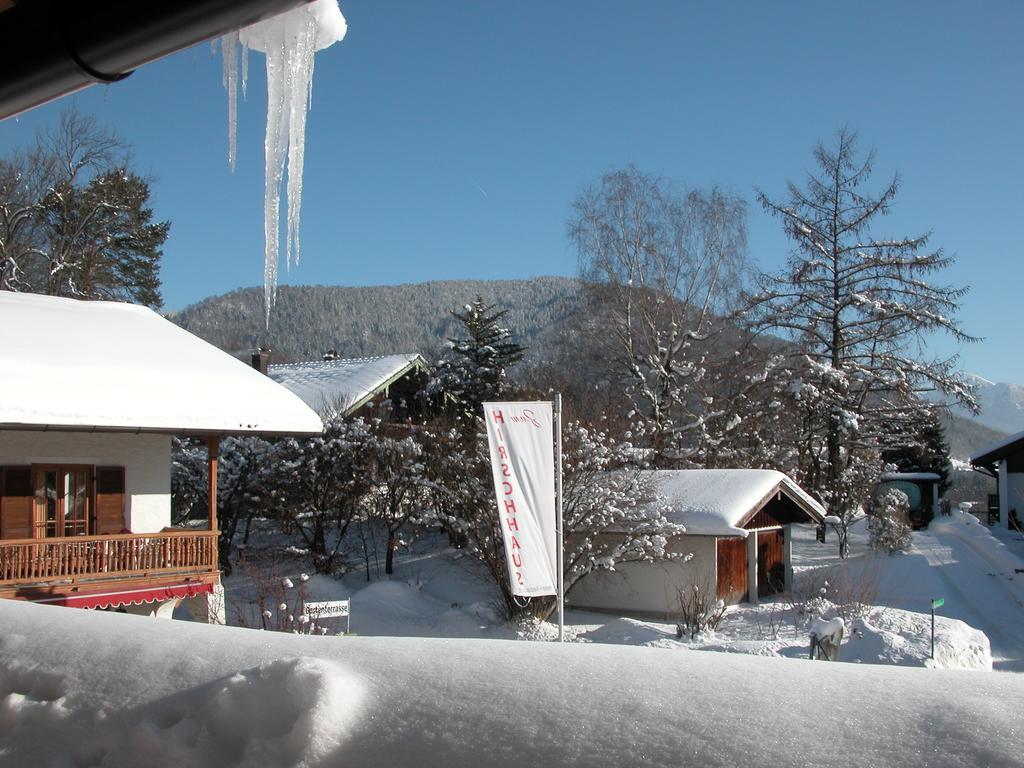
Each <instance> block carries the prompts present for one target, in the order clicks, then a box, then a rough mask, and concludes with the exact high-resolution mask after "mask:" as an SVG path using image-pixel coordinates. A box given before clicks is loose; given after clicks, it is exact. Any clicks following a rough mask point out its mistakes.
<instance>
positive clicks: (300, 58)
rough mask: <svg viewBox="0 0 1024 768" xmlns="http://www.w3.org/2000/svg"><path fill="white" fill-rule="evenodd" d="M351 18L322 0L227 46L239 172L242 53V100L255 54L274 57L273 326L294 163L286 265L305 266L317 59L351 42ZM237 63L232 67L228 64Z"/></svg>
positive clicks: (270, 129)
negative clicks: (302, 238)
mask: <svg viewBox="0 0 1024 768" xmlns="http://www.w3.org/2000/svg"><path fill="white" fill-rule="evenodd" d="M345 32H346V24H345V18H344V17H343V16H342V15H341V10H340V9H339V8H338V5H337V2H336V0H315V2H313V3H311V4H309V5H306V6H302V7H300V8H296V9H295V10H293V11H289V12H288V13H284V14H281V15H280V16H275V17H273V18H270V19H267V20H266V21H261V22H260V23H259V24H254V25H253V26H251V27H246V28H245V29H243V30H241V32H239V33H238V34H237V35H236V36H235V38H234V39H233V40H229V38H231V37H232V36H231V35H227V36H225V37H224V38H223V39H222V43H221V48H222V52H223V54H224V62H225V63H224V87H225V88H227V89H228V122H229V134H230V135H229V149H228V161H229V163H230V164H231V167H232V168H234V152H235V149H234V148H235V117H234V116H235V98H236V97H235V89H236V87H237V79H238V78H237V72H236V70H235V69H234V68H235V66H236V65H235V55H234V54H235V51H236V49H237V47H238V44H239V43H240V44H241V46H242V93H243V95H244V94H245V91H246V84H247V81H248V74H249V73H248V51H249V49H250V48H253V49H255V50H257V51H262V52H263V53H264V54H266V57H267V133H266V141H265V143H264V161H265V163H266V171H265V173H266V187H265V191H264V198H263V216H264V224H263V228H264V236H265V238H266V247H265V252H264V264H263V294H264V308H265V314H266V322H267V326H268V327H269V325H270V310H271V309H272V307H273V305H274V300H275V297H276V294H277V274H278V262H279V257H280V253H279V251H280V237H281V236H280V221H281V215H280V213H281V181H282V178H283V177H284V165H285V160H286V159H287V162H288V188H287V201H288V213H287V219H286V232H285V266H286V268H290V266H291V263H292V257H293V255H294V259H295V263H296V264H297V263H298V261H299V255H300V254H299V222H300V216H301V211H302V166H303V160H304V155H305V136H306V113H307V111H308V109H309V103H310V100H311V94H312V90H313V56H314V53H315V52H316V51H319V50H322V49H323V48H326V47H327V46H329V45H332V44H334V43H336V42H338V41H339V40H341V39H342V38H343V37H344V36H345ZM229 58H230V60H231V64H230V65H229V64H228V59H229Z"/></svg>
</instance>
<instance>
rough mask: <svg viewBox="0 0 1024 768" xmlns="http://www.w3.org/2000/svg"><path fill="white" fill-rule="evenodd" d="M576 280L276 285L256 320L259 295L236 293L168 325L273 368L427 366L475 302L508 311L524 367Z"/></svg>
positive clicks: (550, 338) (545, 340)
mask: <svg viewBox="0 0 1024 768" xmlns="http://www.w3.org/2000/svg"><path fill="white" fill-rule="evenodd" d="M576 287H577V281H576V280H574V279H571V278H565V277H538V278H533V279H531V280H446V281H437V282H430V283H419V284H415V285H384V286H372V287H360V288H351V287H344V286H326V285H316V286H282V287H281V288H280V290H279V291H278V295H277V304H276V305H275V307H274V312H273V314H272V315H271V318H270V329H269V331H268V330H267V329H266V327H265V325H264V321H263V291H262V289H258V288H243V289H240V290H237V291H232V292H231V293H228V294H225V295H223V296H214V297H211V298H209V299H205V300H203V301H201V302H199V303H198V304H193V305H192V306H190V307H187V308H185V309H183V310H181V311H180V312H173V313H171V314H170V315H169V318H170V319H171V320H172V321H174V322H175V323H177V324H178V325H180V326H181V327H182V328H185V329H186V330H188V331H191V332H192V333H194V334H196V335H197V336H200V337H201V338H204V339H206V340H207V341H209V342H210V343H212V344H214V345H216V346H218V347H220V348H221V349H224V350H227V351H230V352H240V351H243V350H247V349H252V348H254V347H256V346H264V347H270V348H271V349H272V350H273V352H274V354H273V361H274V362H289V361H295V360H312V359H316V358H318V357H320V355H322V354H323V353H324V352H325V351H326V350H328V349H334V350H337V351H338V352H339V353H340V354H341V355H342V356H344V357H362V356H367V355H385V354H393V353H397V352H420V353H422V354H423V355H424V356H426V357H427V358H428V360H433V358H435V357H436V355H437V353H438V352H439V351H440V349H441V347H442V345H443V344H444V342H445V340H446V339H447V338H448V337H450V336H451V335H453V334H454V333H456V331H457V325H458V323H457V321H455V320H454V318H453V317H452V316H451V311H452V310H454V309H462V307H463V306H464V305H466V304H467V303H469V302H470V301H472V300H473V298H475V297H476V296H477V295H479V296H481V297H483V299H484V301H485V302H487V303H488V304H494V305H496V306H497V307H498V308H500V309H504V310H508V314H507V315H506V316H505V318H504V320H503V322H504V323H505V324H506V325H507V326H508V327H509V328H510V329H511V330H512V332H513V335H514V337H515V339H516V341H518V342H520V343H521V344H523V345H525V346H526V347H528V351H527V358H526V359H527V361H530V360H536V359H538V356H539V354H540V353H541V351H542V350H543V349H544V348H545V347H546V346H548V345H550V344H554V343H556V342H555V338H554V334H556V333H557V329H558V327H559V326H560V324H561V322H562V321H563V320H564V319H565V318H566V316H567V315H568V314H569V313H570V312H571V309H572V307H573V305H574V303H575V302H576Z"/></svg>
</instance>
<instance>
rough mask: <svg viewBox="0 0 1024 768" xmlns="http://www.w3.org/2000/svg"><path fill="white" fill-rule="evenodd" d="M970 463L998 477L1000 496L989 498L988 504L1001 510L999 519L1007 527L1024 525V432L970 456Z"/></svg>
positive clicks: (984, 472)
mask: <svg viewBox="0 0 1024 768" xmlns="http://www.w3.org/2000/svg"><path fill="white" fill-rule="evenodd" d="M971 466H972V467H974V469H975V470H977V471H978V472H982V473H983V474H986V475H989V476H990V477H994V478H995V479H996V482H997V484H998V485H997V490H998V493H997V498H995V499H990V504H989V507H990V509H992V510H993V511H994V510H998V513H999V522H1000V523H1001V524H1002V525H1004V526H1006V527H1007V528H1014V527H1016V528H1021V527H1022V526H1024V432H1018V433H1017V434H1015V435H1010V436H1009V437H1007V438H1006V439H1005V440H1001V441H1000V442H998V443H995V444H994V445H990V446H989V447H988V448H986V449H985V450H983V451H981V452H979V453H976V454H975V455H974V456H971Z"/></svg>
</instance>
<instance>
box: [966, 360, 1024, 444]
mask: <svg viewBox="0 0 1024 768" xmlns="http://www.w3.org/2000/svg"><path fill="white" fill-rule="evenodd" d="M964 378H965V379H967V380H968V381H970V382H971V383H972V384H974V386H975V387H976V388H977V390H976V391H977V395H978V405H979V406H981V413H980V414H978V415H977V416H972V415H971V414H970V413H969V412H968V411H967V410H965V409H963V408H959V407H957V408H954V409H953V412H954V413H955V414H957V415H959V416H966V417H968V418H972V419H973V420H974V421H976V422H978V423H979V424H982V425H984V426H986V427H989V428H990V429H995V430H998V431H1000V432H1003V433H1005V434H1013V433H1014V432H1024V387H1022V386H1020V385H1019V384H1006V383H996V382H992V381H989V380H988V379H983V378H982V377H981V376H977V375H975V374H970V373H969V374H965V375H964Z"/></svg>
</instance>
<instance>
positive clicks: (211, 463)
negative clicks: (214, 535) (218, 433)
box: [206, 437, 220, 531]
mask: <svg viewBox="0 0 1024 768" xmlns="http://www.w3.org/2000/svg"><path fill="white" fill-rule="evenodd" d="M219 448H220V438H219V437H208V438H206V463H207V467H208V469H209V472H208V475H209V476H208V478H207V485H206V492H207V495H208V497H209V514H210V530H211V531H216V530H217V451H218V449H219Z"/></svg>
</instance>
